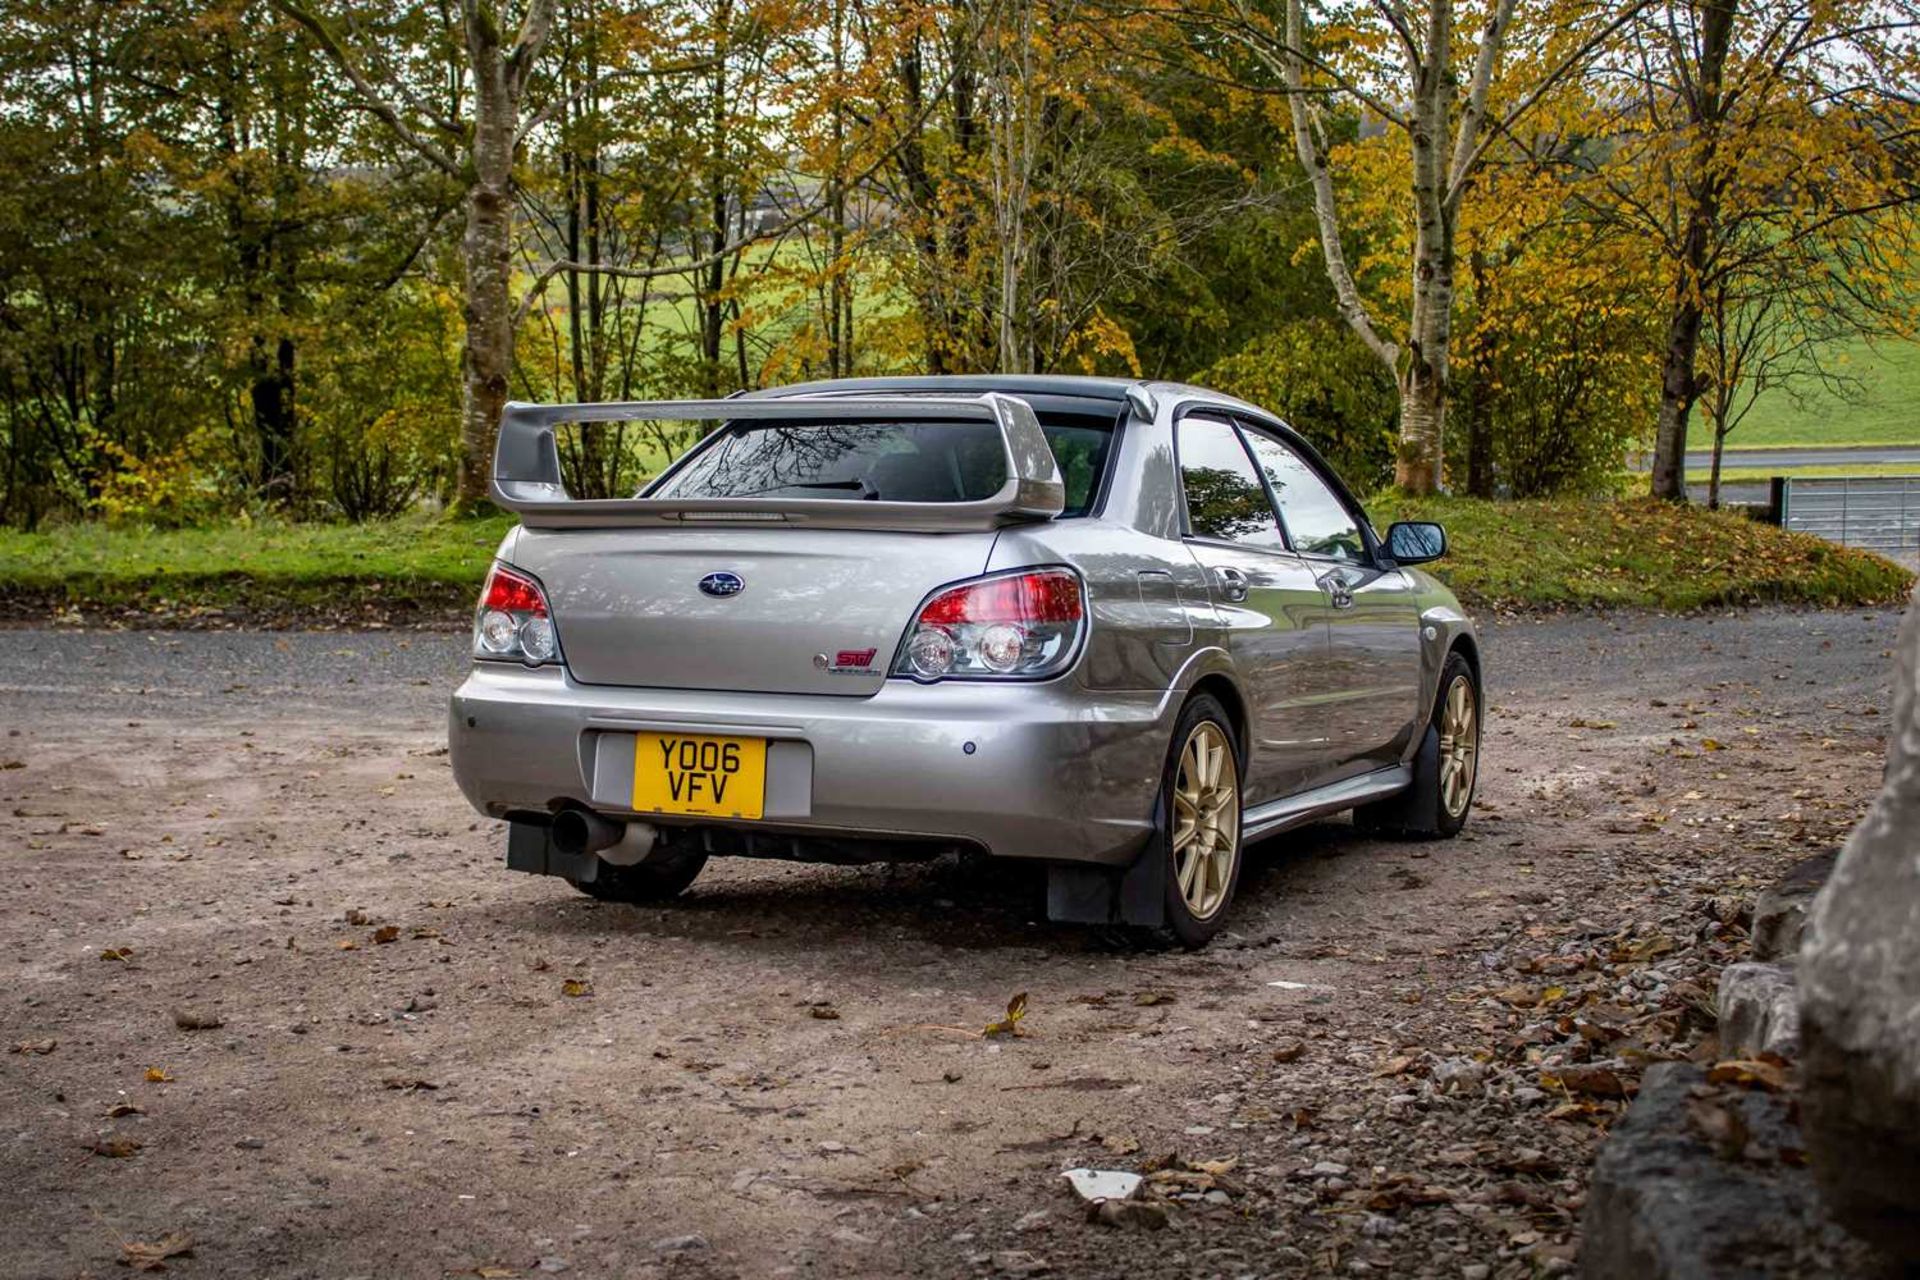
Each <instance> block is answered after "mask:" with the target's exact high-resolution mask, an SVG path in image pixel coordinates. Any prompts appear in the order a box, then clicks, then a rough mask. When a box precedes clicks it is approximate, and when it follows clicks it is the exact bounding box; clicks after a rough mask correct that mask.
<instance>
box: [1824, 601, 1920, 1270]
mask: <svg viewBox="0 0 1920 1280" xmlns="http://www.w3.org/2000/svg"><path fill="white" fill-rule="evenodd" d="M1916 597H1917V598H1920V591H1917V592H1916ZM1917 675H1920V609H1916V608H1914V607H1913V606H1912V605H1909V607H1908V609H1907V617H1906V621H1905V623H1904V624H1903V625H1902V626H1901V628H1900V641H1899V648H1898V650H1897V653H1896V664H1895V672H1894V694H1893V715H1892V716H1891V717H1890V719H1889V721H1888V725H1887V730H1888V733H1889V742H1888V750H1887V770H1886V776H1885V780H1884V782H1883V784H1882V786H1881V789H1880V794H1879V795H1878V796H1876V797H1875V798H1874V801H1873V804H1872V806H1871V807H1870V808H1869V809H1868V810H1867V815H1866V817H1865V818H1864V819H1862V820H1861V822H1860V825H1859V826H1858V827H1856V828H1855V829H1854V832H1853V835H1852V836H1851V837H1850V838H1849V839H1848V840H1847V843H1846V846H1845V847H1844V848H1843V849H1842V850H1841V852H1840V859H1839V861H1838V863H1837V864H1836V865H1835V866H1834V869H1833V875H1832V876H1831V878H1829V879H1828V881H1827V884H1826V887H1825V888H1824V889H1822V890H1821V891H1820V894H1819V896H1818V897H1816V898H1815V899H1814V903H1813V909H1812V911H1811V912H1810V913H1809V915H1808V919H1807V932H1806V938H1805V941H1804V942H1803V944H1802V947H1801V953H1800V983H1799V985H1800V1038H1801V1045H1802V1058H1801V1067H1802V1079H1803V1082H1804V1107H1805V1129H1806V1135H1807V1146H1808V1151H1809V1154H1810V1155H1811V1156H1812V1158H1813V1163H1814V1169H1815V1172H1816V1173H1817V1174H1818V1176H1819V1179H1820V1185H1821V1187H1822V1189H1823V1190H1824V1191H1825V1192H1826V1195H1827V1198H1828V1201H1829V1203H1830V1205H1831V1207H1832V1210H1833V1213H1834V1215H1835V1216H1836V1217H1837V1218H1839V1219H1840V1221H1842V1222H1844V1223H1845V1224H1846V1225H1847V1226H1849V1227H1851V1228H1852V1229H1854V1230H1855V1231H1857V1232H1859V1233H1860V1234H1861V1235H1863V1236H1865V1237H1867V1238H1868V1239H1870V1240H1872V1241H1874V1242H1875V1243H1877V1244H1879V1245H1880V1246H1881V1247H1882V1248H1884V1249H1885V1250H1886V1251H1887V1252H1889V1253H1891V1254H1893V1255H1894V1256H1895V1257H1897V1258H1899V1259H1901V1260H1902V1261H1904V1262H1905V1263H1907V1264H1908V1265H1909V1266H1920V701H1917V700H1916V697H1915V679H1916V676H1917Z"/></svg>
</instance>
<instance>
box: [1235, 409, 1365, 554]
mask: <svg viewBox="0 0 1920 1280" xmlns="http://www.w3.org/2000/svg"><path fill="white" fill-rule="evenodd" d="M1247 443H1248V444H1249V445H1250V446H1252V448H1253V456H1254V457H1255V458H1257V459H1259V461H1260V469H1261V470H1262V471H1264V472H1266V475H1267V483H1268V484H1270V485H1272V486H1273V497H1274V501H1276V502H1278V503H1279V504H1280V519H1281V521H1282V522H1283V523H1284V524H1285V525H1286V527H1287V532H1288V533H1289V534H1290V535H1292V537H1293V548H1294V550H1296V551H1298V552H1300V553H1302V554H1303V555H1310V556H1327V557H1330V558H1332V559H1335V560H1365V559H1366V558H1367V543H1366V539H1364V538H1362V537H1361V536H1360V524H1359V522H1358V521H1357V520H1355V519H1354V516H1353V513H1352V512H1351V511H1348V510H1347V508H1346V504H1345V503H1343V502H1341V501H1340V499H1339V497H1338V496H1336V495H1335V494H1334V492H1333V490H1332V489H1330V488H1328V487H1327V482H1326V481H1324V480H1322V479H1321V478H1320V476H1319V475H1318V474H1317V473H1316V472H1315V471H1314V469H1313V468H1312V467H1310V466H1308V465H1307V464H1306V461H1305V460H1304V459H1302V458H1301V457H1300V455H1299V454H1297V453H1295V452H1294V451H1293V450H1291V449H1289V448H1288V447H1287V446H1286V445H1284V444H1281V443H1280V442H1279V441H1278V440H1276V439H1274V438H1273V437H1272V436H1269V435H1264V434H1262V433H1261V432H1258V431H1249V432H1247Z"/></svg>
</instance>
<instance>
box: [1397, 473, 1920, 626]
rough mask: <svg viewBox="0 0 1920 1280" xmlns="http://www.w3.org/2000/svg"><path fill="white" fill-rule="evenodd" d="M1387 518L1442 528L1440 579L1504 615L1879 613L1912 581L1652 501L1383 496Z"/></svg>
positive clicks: (1821, 545)
mask: <svg viewBox="0 0 1920 1280" xmlns="http://www.w3.org/2000/svg"><path fill="white" fill-rule="evenodd" d="M1370 511H1371V514H1372V515H1373V518H1374V520H1375V521H1376V522H1377V523H1378V524H1379V525H1380V526H1381V527H1382V528H1384V527H1385V526H1386V524H1387V523H1388V522H1389V521H1391V520H1411V519H1421V520H1438V521H1440V522H1441V523H1442V524H1444V525H1446V526H1447V538H1448V543H1449V549H1448V552H1447V556H1446V558H1445V559H1443V560H1440V561H1438V562H1437V563H1436V564H1434V565H1433V566H1432V567H1433V570H1434V573H1435V576H1437V577H1439V578H1441V579H1442V580H1444V581H1445V582H1446V583H1447V585H1448V586H1450V587H1452V588H1453V590H1454V592H1455V593H1456V594H1457V595H1459V596H1460V598H1461V599H1462V600H1463V601H1465V602H1467V603H1469V604H1472V605H1477V606H1481V607H1488V606H1491V607H1494V608H1498V609H1511V610H1540V609H1585V608H1629V609H1661V610H1687V609H1710V608H1719V607H1723V606H1728V605H1748V604H1806V605H1834V606H1840V605H1878V604H1894V603H1898V602H1899V601H1901V600H1903V599H1904V598H1905V596H1906V594H1907V592H1908V591H1910V590H1911V589H1912V587H1913V575H1912V574H1910V573H1908V572H1907V571H1906V570H1905V569H1902V568H1901V567H1900V566H1898V565H1896V564H1893V563H1892V562H1891V561H1888V560H1884V559H1882V558H1880V557H1879V556H1876V555H1872V554H1870V553H1868V552H1865V551H1855V550H1853V549H1851V548H1848V547H1842V546H1837V545H1835V544H1834V543H1831V542H1826V541H1823V540H1822V539H1819V538H1815V537H1813V536H1812V535H1810V534H1803V533H1788V532H1786V531H1784V530H1781V529H1776V528H1774V527H1773V526H1771V525H1765V524H1761V523H1759V522H1758V521H1755V520H1749V519H1747V518H1746V517H1745V516H1743V515H1737V514H1734V513H1732V512H1724V511H1707V510H1704V509H1702V508H1700V507H1697V506H1678V505H1675V504H1672V503H1666V502H1655V501H1653V500H1652V499H1645V498H1639V499H1626V500H1621V501H1603V500H1580V499H1570V498H1569V499H1555V500H1552V501H1532V502H1477V501H1474V500H1472V499H1468V498H1418V499H1416V498H1404V497H1398V496H1395V495H1385V496H1382V497H1380V498H1377V499H1375V501H1374V502H1373V503H1371V504H1370Z"/></svg>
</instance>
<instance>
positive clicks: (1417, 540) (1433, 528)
mask: <svg viewBox="0 0 1920 1280" xmlns="http://www.w3.org/2000/svg"><path fill="white" fill-rule="evenodd" d="M1387 554H1388V555H1390V556H1392V557H1393V560H1394V563H1395V564H1425V563H1426V562H1427V561H1429V560H1438V559H1439V558H1440V557H1441V556H1443V555H1445V554H1447V531H1446V530H1445V529H1444V528H1442V527H1441V526H1440V525H1438V524H1435V523H1434V522H1433V521H1431V520H1401V521H1399V522H1398V523H1396V524H1394V525H1392V526H1390V527H1389V528H1388V529H1387Z"/></svg>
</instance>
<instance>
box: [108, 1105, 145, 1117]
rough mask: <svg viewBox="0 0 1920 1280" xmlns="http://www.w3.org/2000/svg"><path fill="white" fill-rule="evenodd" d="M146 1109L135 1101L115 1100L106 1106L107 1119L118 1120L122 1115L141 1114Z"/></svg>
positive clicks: (143, 1113)
mask: <svg viewBox="0 0 1920 1280" xmlns="http://www.w3.org/2000/svg"><path fill="white" fill-rule="evenodd" d="M145 1114H147V1109H146V1108H145V1107H143V1106H141V1105H140V1104H139V1103H137V1102H116V1103H114V1104H113V1105H112V1106H110V1107H108V1108H107V1119H109V1120H118V1119H120V1118H121V1117H122V1116H143V1115H145Z"/></svg>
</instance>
